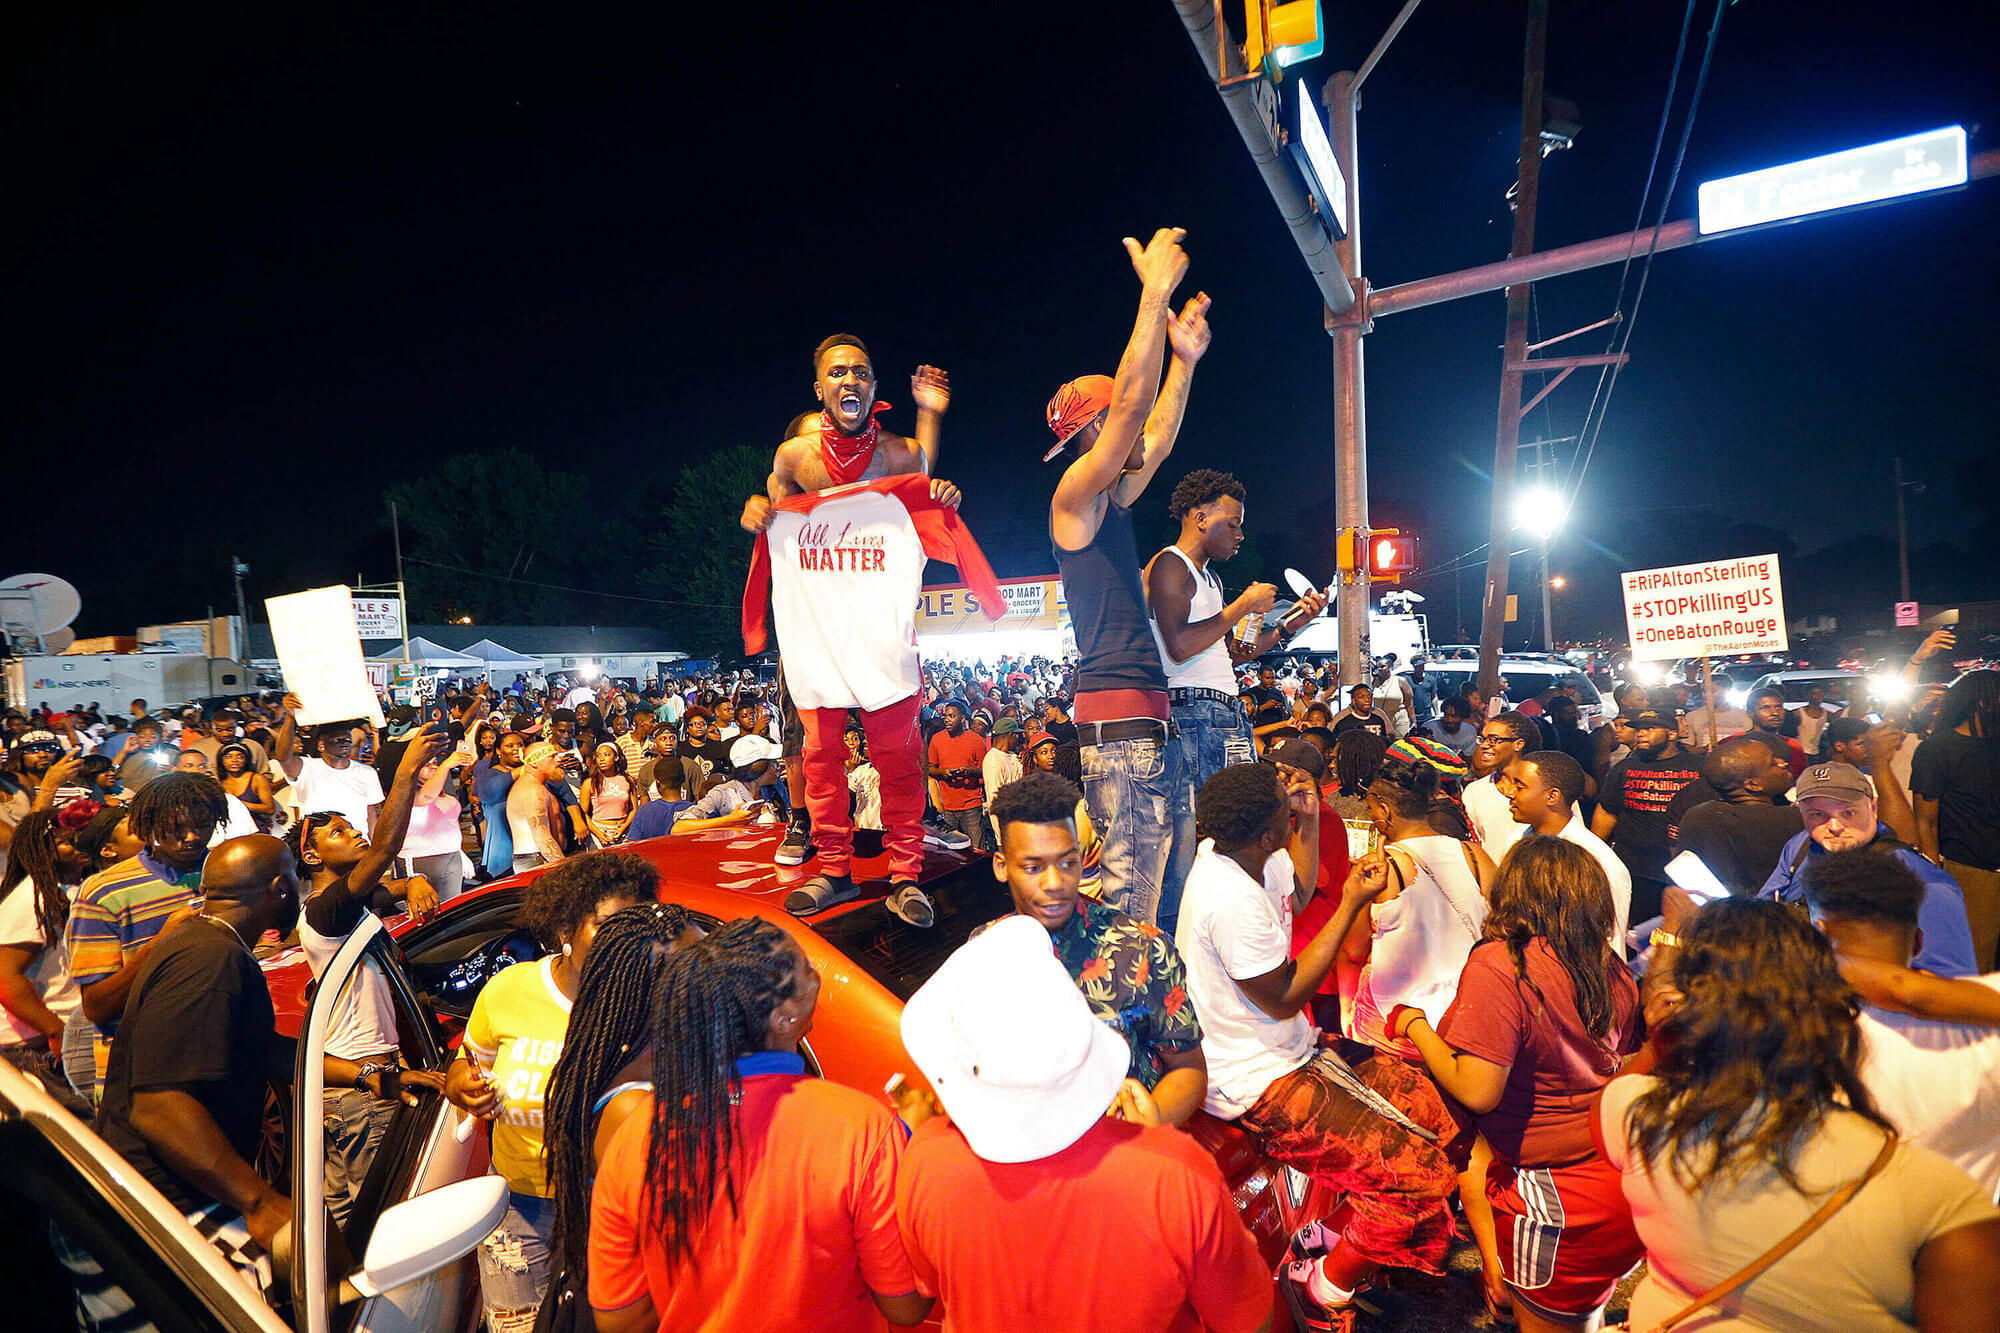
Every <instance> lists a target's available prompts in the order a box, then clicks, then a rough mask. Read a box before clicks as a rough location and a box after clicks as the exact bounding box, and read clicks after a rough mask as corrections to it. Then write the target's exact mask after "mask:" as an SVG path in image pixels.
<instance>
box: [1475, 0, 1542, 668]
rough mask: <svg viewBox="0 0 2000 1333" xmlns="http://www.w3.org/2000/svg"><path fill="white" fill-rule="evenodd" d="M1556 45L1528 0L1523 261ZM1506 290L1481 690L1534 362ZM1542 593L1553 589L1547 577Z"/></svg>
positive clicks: (1529, 242)
mask: <svg viewBox="0 0 2000 1333" xmlns="http://www.w3.org/2000/svg"><path fill="white" fill-rule="evenodd" d="M1548 45H1549V0H1528V37H1527V49H1526V52H1525V54H1524V55H1523V57H1522V61H1521V65H1522V68H1521V181H1520V188H1519V191H1518V193H1517V195H1516V198H1515V201H1514V247H1513V249H1512V250H1511V251H1509V255H1510V257H1512V258H1514V259H1520V258H1522V257H1523V256H1525V255H1527V254H1529V253H1531V252H1532V251H1533V250H1534V248H1535V202H1536V197H1537V195H1538V194H1539V193H1540V190H1541V181H1542V75H1543V72H1544V67H1545V65H1546V60H1547V55H1548ZM1530 290H1531V287H1530V285H1529V284H1528V283H1526V282H1518V283H1515V284H1514V285H1513V286H1511V287H1509V288H1508V289H1507V338H1506V350H1505V351H1503V352H1502V353H1501V358H1500V360H1501V365H1500V418H1499V423H1498V425H1497V426H1496V427H1495V430H1494V436H1493V515H1492V523H1491V528H1490V532H1489V535H1488V537H1487V542H1488V546H1487V550H1486V604H1485V607H1484V609H1483V611H1482V612H1481V614H1480V620H1479V688H1480V689H1481V690H1483V691H1484V692H1485V693H1486V695H1487V697H1488V698H1491V697H1493V696H1494V695H1495V694H1497V693H1498V692H1499V689H1500V649H1501V640H1502V638H1503V636H1504V635H1505V634H1506V631H1507V565H1508V560H1509V557H1510V553H1511V552H1512V551H1513V549H1514V543H1513V531H1514V469H1515V466H1516V463H1515V456H1516V452H1517V449H1518V446H1519V444H1520V440H1521V380H1522V377H1523V376H1524V375H1525V374H1526V371H1525V369H1524V368H1523V367H1522V364H1521V363H1522V362H1523V361H1525V360H1526V359H1527V356H1528V293H1529V292H1530ZM1543 586H1544V588H1546V587H1547V571H1546V570H1544V574H1543Z"/></svg>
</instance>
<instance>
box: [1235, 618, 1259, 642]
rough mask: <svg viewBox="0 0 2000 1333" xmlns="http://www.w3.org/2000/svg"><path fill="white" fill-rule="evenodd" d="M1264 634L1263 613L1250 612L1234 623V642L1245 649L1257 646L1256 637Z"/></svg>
mask: <svg viewBox="0 0 2000 1333" xmlns="http://www.w3.org/2000/svg"><path fill="white" fill-rule="evenodd" d="M1263 632H1264V613H1263V612H1262V611H1252V612H1250V613H1249V614H1248V615H1246V616H1244V617H1243V619H1241V620H1239V621H1237V622H1236V641H1237V642H1238V643H1240V644H1242V645H1243V646H1244V647H1245V648H1254V647H1256V646H1257V637H1258V636H1259V635H1261V634H1262V633H1263Z"/></svg>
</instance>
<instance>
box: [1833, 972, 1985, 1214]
mask: <svg viewBox="0 0 2000 1333" xmlns="http://www.w3.org/2000/svg"><path fill="white" fill-rule="evenodd" d="M1968 979H1969V980H1973V981H1977V982H1978V983H1979V984H1980V985H1982V986H1988V987H1991V988H1992V989H1994V990H2000V972H1989V973H1987V974H1986V975H1985V976H1983V977H1972V978H1968ZM1861 1046H1862V1058H1861V1080H1862V1082H1864V1083H1866V1084H1867V1085H1868V1091H1869V1092H1871V1093H1873V1094H1874V1096H1875V1104H1876V1106H1877V1107H1879V1108H1880V1109H1881V1112H1882V1114H1883V1115H1886V1116H1888V1117H1889V1119H1890V1121H1891V1123H1893V1124H1894V1125H1895V1126H1896V1128H1897V1129H1900V1130H1901V1131H1902V1132H1903V1136H1904V1137H1905V1138H1907V1139H1909V1140H1910V1141H1912V1142H1913V1143H1920V1144H1922V1145H1923V1146H1924V1147H1926V1148H1929V1149H1930V1150H1931V1151H1932V1152H1935V1153H1939V1154H1942V1155H1943V1156H1945V1157H1949V1158H1950V1159H1951V1160H1952V1161H1954V1162H1956V1163H1958V1164H1959V1165H1960V1166H1962V1167H1964V1168H1965V1172H1966V1174H1967V1175H1969V1176H1971V1177H1972V1178H1973V1179H1974V1180H1976V1181H1978V1182H1979V1184H1980V1187H1981V1188H1982V1189H1984V1190H1985V1191H1986V1193H1987V1196H1988V1197H1989V1198H2000V1028H1988V1027H1975V1026H1973V1025H1971V1024H1969V1023H1942V1022H1938V1021H1936V1020H1934V1019H1925V1018H1912V1017H1910V1016H1909V1015H1908V1014H1898V1013H1892V1012H1891V1011H1889V1010H1887V1009H1877V1008H1876V1007H1875V1006H1873V1005H1863V1006H1862V1008H1861Z"/></svg>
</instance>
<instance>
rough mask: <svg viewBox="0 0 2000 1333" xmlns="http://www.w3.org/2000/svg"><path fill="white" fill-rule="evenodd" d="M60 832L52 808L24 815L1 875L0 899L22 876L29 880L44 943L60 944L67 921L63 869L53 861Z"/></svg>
mask: <svg viewBox="0 0 2000 1333" xmlns="http://www.w3.org/2000/svg"><path fill="white" fill-rule="evenodd" d="M61 833H62V829H61V827H60V826H59V825H58V824H57V822H56V812H55V811H54V810H35V811H32V812H30V813H29V814H26V815H23V816H22V817H21V822H20V823H19V824H17V825H15V827H14V845H13V846H12V847H11V848H9V849H8V852H7V873H6V876H5V877H4V878H0V902H5V901H6V900H7V899H8V898H11V897H12V896H13V895H14V891H15V890H16V889H18V888H20V887H21V883H22V881H23V880H29V881H32V885H31V887H32V888H33V890H34V894H35V921H36V923H37V924H38V925H40V926H41V928H42V942H43V943H44V944H45V945H49V944H58V945H59V944H60V943H61V942H62V937H63V927H64V925H66V924H67V923H68V921H69V894H68V893H66V892H64V890H63V883H62V871H61V869H60V868H59V867H58V866H57V864H56V843H57V842H58V841H60V835H61Z"/></svg>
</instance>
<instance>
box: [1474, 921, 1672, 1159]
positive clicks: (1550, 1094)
mask: <svg viewBox="0 0 2000 1333" xmlns="http://www.w3.org/2000/svg"><path fill="white" fill-rule="evenodd" d="M1525 957H1526V959H1527V964H1528V980H1529V981H1532V982H1534V984H1535V986H1536V987H1537V988H1539V989H1540V990H1541V997H1540V998H1539V999H1538V998H1537V997H1536V995H1535V992H1534V990H1532V989H1530V988H1529V987H1528V985H1527V983H1526V982H1523V981H1522V980H1521V979H1520V977H1519V975H1518V974H1516V973H1515V971H1514V960H1513V958H1511V957H1510V956H1509V955H1508V953H1507V946H1506V945H1505V944H1504V943H1502V942H1501V941H1499V940H1488V941H1486V942H1484V943H1482V944H1478V945H1475V946H1474V947H1473V950H1472V954H1471V956H1470V957H1468V958H1467V959H1466V960H1465V970H1464V971H1462V972H1461V973H1459V977H1458V996H1457V998H1456V999H1454V1000H1453V1001H1452V1002H1451V1008H1449V1009H1447V1010H1446V1011H1445V1015H1444V1021H1443V1023H1441V1024H1440V1025H1439V1027H1438V1036H1440V1037H1442V1038H1444V1040H1445V1041H1446V1042H1447V1043H1448V1044H1449V1045H1450V1046H1451V1047H1452V1048H1453V1049H1454V1050H1457V1051H1460V1052H1463V1053H1464V1054H1466V1055H1472V1056H1477V1057H1478V1058H1480V1059H1481V1060H1490V1061H1492V1062H1493V1063H1494V1064H1496V1065H1511V1066H1512V1069H1511V1070H1510V1071H1509V1073H1508V1075H1507V1086H1506V1089H1505V1090H1504V1091H1502V1092H1501V1094H1500V1104H1499V1105H1498V1106H1496V1107H1494V1108H1493V1109H1492V1110H1491V1111H1489V1112H1487V1113H1486V1114H1485V1115H1483V1116H1480V1117H1478V1120H1479V1132H1480V1133H1482V1134H1484V1135H1485V1136H1486V1141H1487V1142H1488V1143H1490V1144H1492V1145H1493V1151H1494V1153H1495V1155H1497V1156H1498V1157H1500V1158H1501V1159H1502V1160H1503V1161H1506V1162H1510V1163H1512V1164H1514V1165H1516V1166H1526V1167H1543V1166H1564V1165H1567V1164H1568V1163H1571V1162H1577V1161H1581V1160H1582V1159H1584V1158H1586V1157H1589V1156H1591V1154H1592V1152H1593V1149H1592V1147H1591V1141H1590V1104H1591V1099H1592V1098H1593V1097H1595V1096H1596V1095H1597V1092H1598V1089H1600V1088H1602V1087H1603V1086H1604V1085H1605V1084H1606V1083H1608V1082H1610V1081H1611V1076H1612V1075H1613V1074H1615V1073H1617V1072H1618V1062H1619V1059H1620V1057H1622V1056H1625V1055H1629V1054H1631V1053H1632V1052H1633V1051H1635V1050H1637V1049H1639V1021H1638V1020H1639V988H1638V986H1637V985H1635V984H1634V983H1633V981H1632V974H1631V973H1630V972H1628V971H1627V970H1626V969H1625V964H1624V963H1623V962H1622V961H1620V960H1619V959H1616V958H1613V959H1612V960H1611V977H1610V980H1611V1030H1610V1032H1609V1033H1607V1034H1606V1037H1605V1040H1604V1041H1603V1042H1601V1043H1600V1042H1597V1041H1594V1040H1592V1038H1591V1036H1590V1034H1589V1033H1587V1032H1585V1031H1584V1028H1583V1020H1582V1019H1581V1018H1579V1017H1578V1016H1577V1012H1576V995H1575V992H1574V990H1572V988H1571V987H1570V982H1569V974H1568V973H1567V972H1565V971H1563V968H1562V964H1561V963H1559V962H1558V961H1556V955H1555V951H1554V950H1553V949H1551V948H1549V945H1548V941H1546V940H1544V939H1541V938H1539V937H1538V938H1536V939H1534V940H1531V941H1529V943H1528V948H1527V950H1526V953H1525Z"/></svg>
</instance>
